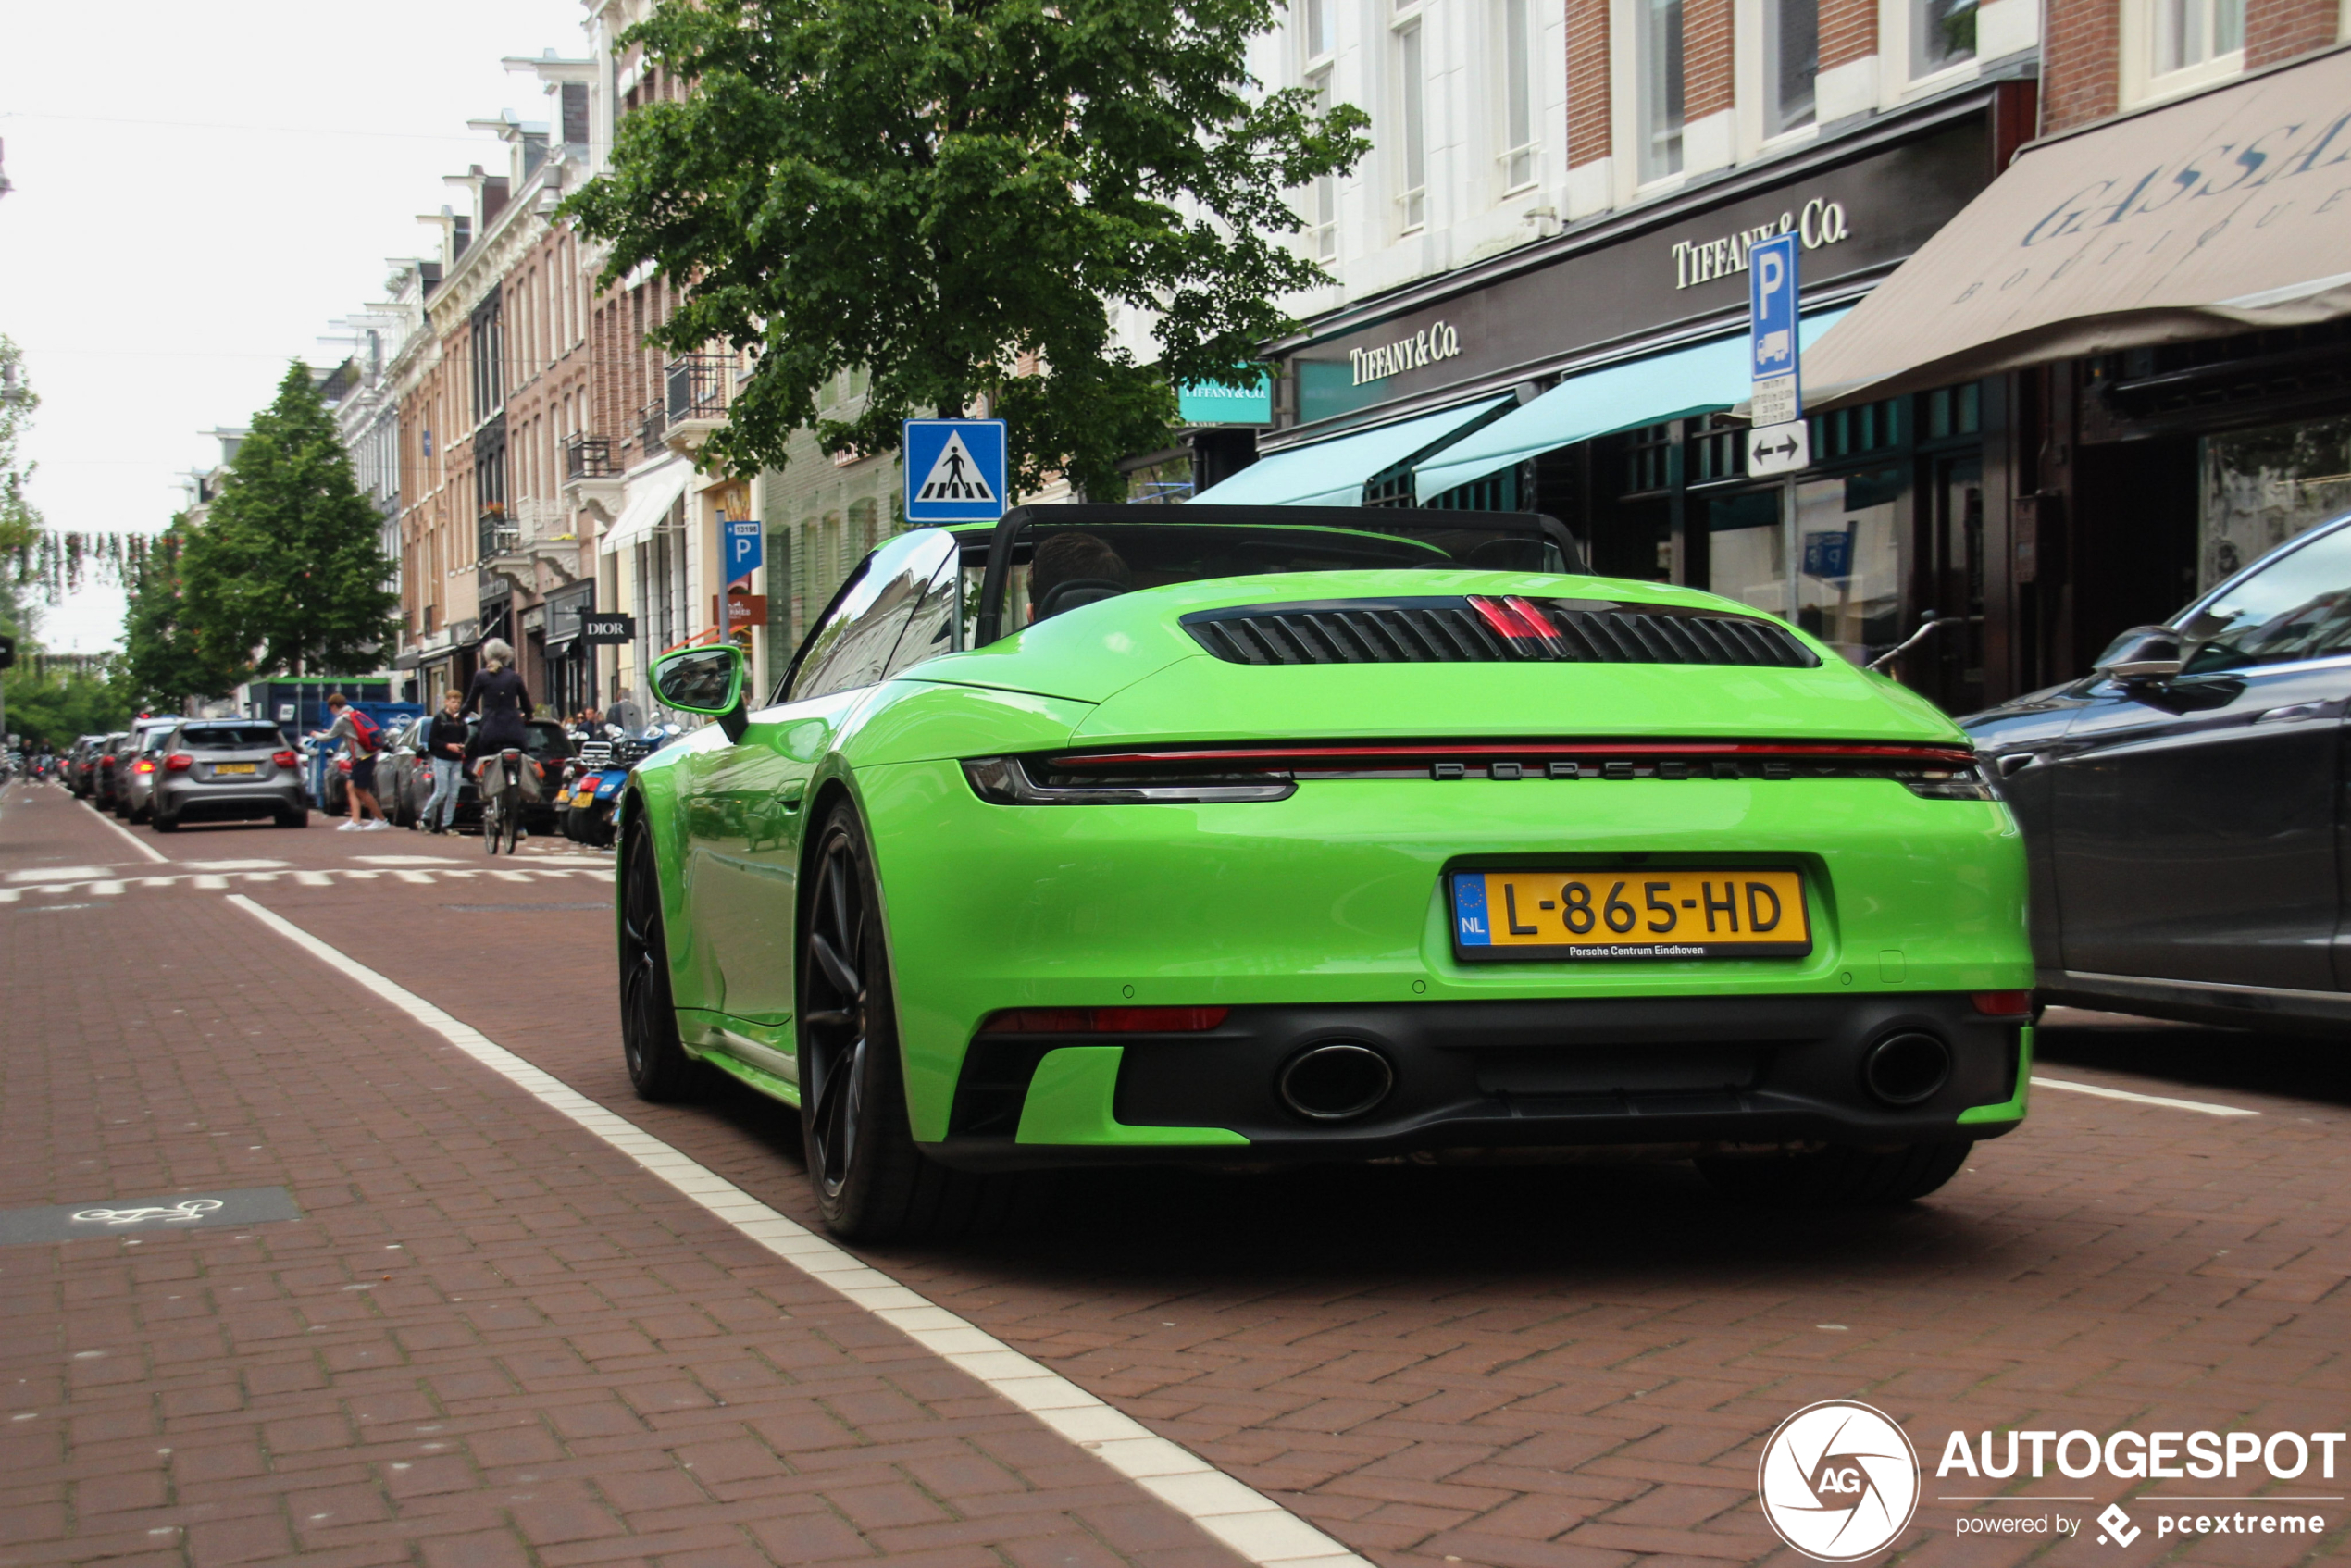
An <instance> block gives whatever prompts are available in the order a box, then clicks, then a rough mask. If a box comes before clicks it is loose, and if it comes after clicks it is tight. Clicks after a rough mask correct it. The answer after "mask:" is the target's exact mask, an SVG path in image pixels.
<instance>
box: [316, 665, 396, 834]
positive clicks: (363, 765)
mask: <svg viewBox="0 0 2351 1568" xmlns="http://www.w3.org/2000/svg"><path fill="white" fill-rule="evenodd" d="M327 711H328V712H329V713H330V714H332V715H334V722H333V723H331V724H330V725H329V726H328V727H327V730H326V737H325V738H326V739H327V740H341V741H342V743H343V753H344V754H345V755H347V756H349V757H350V758H351V778H350V781H349V783H348V785H347V786H346V787H345V789H344V791H343V792H344V793H345V794H347V795H349V796H350V797H351V820H350V821H348V822H346V823H344V824H343V825H342V827H340V828H336V829H335V831H336V832H338V833H367V832H373V831H375V830H377V829H379V828H389V827H391V826H392V824H391V823H389V822H386V821H385V820H384V812H383V807H381V806H379V805H378V804H377V803H376V751H377V748H378V747H379V745H381V744H382V741H383V729H382V728H381V727H380V726H379V725H378V724H377V723H376V721H375V720H374V719H372V718H369V717H368V716H367V715H366V714H364V713H361V712H360V711H359V710H358V709H357V708H355V707H353V706H352V705H351V704H350V703H346V702H344V701H343V696H342V692H340V691H337V692H335V693H334V694H333V695H331V696H330V697H329V698H328V699H327ZM363 807H364V808H365V809H366V811H367V819H366V820H362V819H361V816H360V812H361V809H362V808H363Z"/></svg>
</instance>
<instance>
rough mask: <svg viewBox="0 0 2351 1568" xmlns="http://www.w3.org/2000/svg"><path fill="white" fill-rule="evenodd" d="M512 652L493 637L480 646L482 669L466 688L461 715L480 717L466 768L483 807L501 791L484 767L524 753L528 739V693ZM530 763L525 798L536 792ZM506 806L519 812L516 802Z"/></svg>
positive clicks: (469, 744)
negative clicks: (510, 751)
mask: <svg viewBox="0 0 2351 1568" xmlns="http://www.w3.org/2000/svg"><path fill="white" fill-rule="evenodd" d="M514 663H515V651H514V648H513V647H512V646H511V645H510V644H509V643H507V642H506V641H504V639H501V638H496V637H493V638H491V640H490V641H487V642H485V643H483V644H482V645H481V668H480V669H479V670H477V671H475V672H474V678H473V684H472V685H470V686H468V687H466V702H465V706H464V707H463V708H462V709H460V710H459V712H460V713H461V714H479V715H480V716H481V727H480V728H479V729H477V730H475V731H474V736H473V739H472V740H468V741H467V742H466V766H468V767H470V768H471V769H472V770H473V775H474V778H476V779H477V780H478V781H479V784H480V787H481V795H482V801H483V803H484V804H487V803H488V802H489V799H490V797H491V795H492V794H493V793H495V792H496V791H497V790H499V789H500V788H501V779H500V778H499V775H498V773H497V771H496V770H495V769H493V768H490V767H487V766H485V765H484V764H485V763H487V762H491V761H494V760H495V759H496V758H497V755H498V753H500V752H503V751H505V750H508V749H509V748H512V749H514V750H516V751H520V750H522V749H523V746H524V743H525V742H526V741H528V740H529V730H528V729H527V728H525V727H524V724H523V718H524V716H526V715H528V714H529V712H530V693H529V691H528V690H526V689H525V688H524V686H523V683H522V677H521V676H520V675H518V674H517V673H516V671H515V668H514ZM523 777H524V779H525V784H524V794H525V796H526V797H529V796H532V795H536V794H537V793H538V791H537V790H533V789H531V788H530V785H529V779H530V777H531V775H530V761H529V758H528V757H526V758H525V759H524V761H523ZM508 805H509V806H511V807H513V808H514V809H516V810H519V809H520V803H519V802H509V803H508Z"/></svg>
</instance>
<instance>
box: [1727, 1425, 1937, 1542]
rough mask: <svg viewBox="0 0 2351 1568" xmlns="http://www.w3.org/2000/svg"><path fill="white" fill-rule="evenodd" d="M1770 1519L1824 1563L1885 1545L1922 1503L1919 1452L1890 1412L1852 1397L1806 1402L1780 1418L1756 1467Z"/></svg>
mask: <svg viewBox="0 0 2351 1568" xmlns="http://www.w3.org/2000/svg"><path fill="white" fill-rule="evenodd" d="M1755 1489H1756V1494H1757V1496H1759V1497H1760V1499H1761V1500H1762V1502H1763V1517H1764V1518H1765V1519H1766V1520H1768V1521H1769V1522H1770V1523H1771V1526H1772V1528H1773V1531H1774V1532H1775V1533H1777V1535H1778V1536H1779V1537H1780V1539H1782V1540H1784V1541H1785V1542H1787V1544H1788V1545H1790V1546H1792V1547H1794V1548H1795V1549H1797V1550H1798V1551H1800V1552H1802V1553H1803V1554H1804V1555H1805V1556H1807V1557H1810V1558H1812V1559H1814V1560H1816V1561H1818V1562H1856V1561H1858V1560H1860V1559H1861V1558H1864V1557H1868V1556H1871V1555H1872V1554H1873V1553H1875V1552H1879V1551H1883V1550H1885V1549H1886V1548H1887V1547H1889V1546H1891V1545H1893V1544H1894V1541H1895V1538H1896V1537H1898V1536H1900V1535H1901V1534H1902V1532H1903V1531H1904V1530H1906V1529H1908V1528H1909V1524H1910V1516H1911V1515H1912V1514H1913V1513H1915V1512H1917V1511H1918V1506H1919V1455H1918V1450H1916V1449H1913V1448H1912V1447H1911V1446H1910V1439H1909V1437H1907V1436H1906V1435H1904V1433H1903V1431H1902V1428H1901V1427H1900V1426H1898V1425H1895V1423H1894V1421H1893V1419H1892V1418H1891V1417H1889V1416H1888V1415H1886V1413H1885V1412H1884V1411H1880V1410H1875V1409H1872V1407H1870V1406H1868V1405H1865V1404H1860V1403H1857V1402H1856V1401H1854V1400H1822V1401H1821V1402H1820V1403H1819V1404H1813V1405H1806V1406H1805V1407H1804V1408H1803V1409H1802V1410H1799V1411H1797V1412H1796V1413H1795V1414H1794V1415H1791V1416H1789V1417H1788V1418H1787V1419H1786V1420H1785V1421H1783V1422H1781V1423H1780V1427H1779V1430H1778V1431H1776V1432H1774V1433H1773V1434H1772V1440H1771V1441H1770V1442H1768V1443H1766V1444H1764V1445H1763V1459H1762V1462H1761V1463H1760V1464H1759V1465H1758V1466H1757V1467H1756V1475H1755Z"/></svg>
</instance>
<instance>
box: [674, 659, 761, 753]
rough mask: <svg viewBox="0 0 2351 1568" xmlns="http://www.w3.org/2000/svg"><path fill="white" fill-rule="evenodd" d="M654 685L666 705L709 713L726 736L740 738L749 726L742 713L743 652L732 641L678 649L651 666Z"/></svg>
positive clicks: (692, 712) (691, 711)
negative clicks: (704, 646) (724, 731)
mask: <svg viewBox="0 0 2351 1568" xmlns="http://www.w3.org/2000/svg"><path fill="white" fill-rule="evenodd" d="M653 694H654V695H655V696H657V697H659V698H660V699H661V701H662V703H663V704H664V705H665V706H667V707H672V708H678V709H679V710H681V711H683V712H686V713H690V714H705V715H708V716H710V717H712V718H715V719H716V720H717V721H718V725H719V728H722V729H724V730H726V732H727V739H728V740H741V739H742V738H743V731H744V730H745V729H746V728H749V726H750V720H749V719H748V718H747V717H746V716H745V715H744V713H743V653H742V650H741V649H740V648H738V647H736V646H735V645H734V644H733V643H731V642H720V643H716V644H715V645H713V646H710V647H706V648H680V649H678V651H677V652H676V653H671V654H669V655H668V656H667V657H665V658H664V659H663V660H662V661H661V662H660V663H659V664H656V665H655V666H653Z"/></svg>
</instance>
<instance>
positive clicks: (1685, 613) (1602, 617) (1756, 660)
mask: <svg viewBox="0 0 2351 1568" xmlns="http://www.w3.org/2000/svg"><path fill="white" fill-rule="evenodd" d="M1183 626H1184V629H1185V630H1187V631H1188V632H1190V633H1191V634H1192V637H1193V640H1194V641H1198V642H1199V643H1200V646H1201V647H1202V648H1205V649H1206V650H1208V652H1210V653H1213V654H1215V655H1216V656H1217V657H1218V658H1220V659H1225V660H1227V661H1229V662H1231V663H1233V664H1237V665H1374V664H1518V663H1526V662H1535V663H1546V662H1548V663H1554V664H1603V665H1762V666H1777V667H1780V668H1784V669H1811V668H1815V667H1817V666H1819V664H1820V662H1821V661H1820V659H1819V658H1818V657H1817V656H1816V655H1815V654H1814V653H1812V652H1811V650H1810V649H1808V648H1806V647H1805V646H1804V645H1803V644H1802V643H1801V642H1799V641H1797V640H1796V639H1795V638H1794V637H1793V636H1791V635H1789V633H1788V632H1787V630H1786V629H1785V628H1783V627H1781V626H1778V625H1776V624H1775V623H1773V622H1771V621H1767V620H1763V619H1761V618H1760V617H1756V616H1726V615H1723V614H1720V613H1719V612H1714V611H1704V610H1690V609H1685V608H1683V607H1682V606H1680V605H1667V604H1638V605H1636V604H1620V603H1617V602H1615V601H1613V600H1605V599H1524V598H1519V597H1516V596H1512V597H1509V598H1496V597H1488V596H1486V595H1482V594H1473V595H1449V596H1445V597H1429V598H1411V599H1330V600H1322V601H1318V602H1314V603H1309V604H1247V605H1239V606H1236V607H1234V608H1232V609H1225V610H1200V611H1195V612H1194V613H1192V614H1191V615H1188V616H1184V617H1183Z"/></svg>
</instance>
